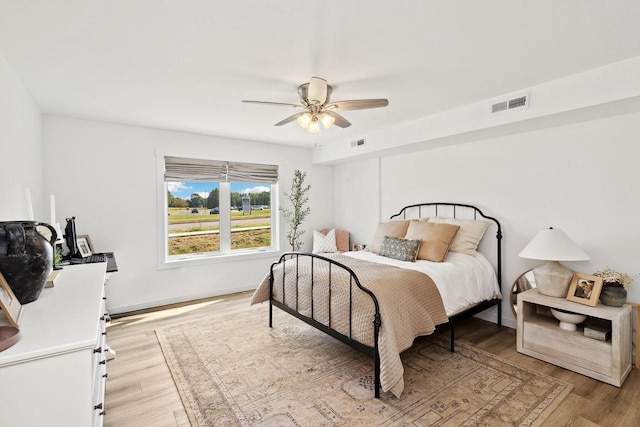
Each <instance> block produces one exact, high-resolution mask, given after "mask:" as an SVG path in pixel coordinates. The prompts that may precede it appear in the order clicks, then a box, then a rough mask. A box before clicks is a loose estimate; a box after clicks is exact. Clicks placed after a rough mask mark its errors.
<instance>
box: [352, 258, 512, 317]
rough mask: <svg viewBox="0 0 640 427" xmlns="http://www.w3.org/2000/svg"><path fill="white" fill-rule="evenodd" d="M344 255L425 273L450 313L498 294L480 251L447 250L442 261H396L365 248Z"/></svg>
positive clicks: (492, 276) (493, 279) (493, 274)
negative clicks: (445, 256)
mask: <svg viewBox="0 0 640 427" xmlns="http://www.w3.org/2000/svg"><path fill="white" fill-rule="evenodd" d="M344 255H347V256H350V257H353V258H357V259H362V260H365V261H370V262H377V263H380V264H389V265H394V266H397V267H401V268H407V269H412V270H418V271H421V272H423V273H426V274H428V275H429V276H430V277H431V278H432V279H433V281H434V282H435V284H436V287H437V288H438V291H440V296H441V297H442V301H443V303H444V308H445V311H446V312H447V316H449V317H451V316H452V315H454V314H457V313H459V312H461V311H463V310H465V309H467V308H469V307H471V306H474V305H476V304H478V303H480V302H482V301H484V300H488V299H492V298H501V294H500V287H499V286H498V280H497V278H496V273H495V271H494V269H493V266H492V265H491V263H490V262H489V261H488V260H487V258H485V257H484V256H483V255H482V254H481V253H480V252H477V253H476V256H475V257H474V256H471V255H467V254H463V253H459V252H449V254H448V255H447V259H446V260H445V261H444V262H431V261H423V260H417V261H416V262H407V261H398V260H395V259H392V258H387V257H383V256H379V255H377V254H374V253H373V252H368V251H357V252H345V253H344Z"/></svg>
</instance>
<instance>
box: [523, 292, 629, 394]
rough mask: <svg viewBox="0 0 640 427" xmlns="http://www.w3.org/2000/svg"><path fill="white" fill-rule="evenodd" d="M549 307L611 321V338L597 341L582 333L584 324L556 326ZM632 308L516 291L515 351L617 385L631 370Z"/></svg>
mask: <svg viewBox="0 0 640 427" xmlns="http://www.w3.org/2000/svg"><path fill="white" fill-rule="evenodd" d="M549 308H556V309H560V310H566V311H570V312H573V313H578V314H586V315H587V316H589V317H591V318H595V319H600V321H604V322H606V323H607V324H610V325H611V338H610V339H608V340H607V341H599V340H596V339H593V338H588V337H585V336H584V326H583V325H578V330H577V331H566V330H563V329H560V328H559V327H558V321H557V320H556V319H555V318H554V317H553V316H551V314H550V313H549V310H548V309H549ZM632 317H633V316H632V309H631V307H630V306H628V305H625V306H622V307H609V306H605V305H602V304H598V305H597V306H596V307H590V306H587V305H582V304H578V303H575V302H571V301H568V300H566V299H564V298H555V297H549V296H546V295H542V294H539V293H538V291H537V290H536V289H531V290H528V291H526V292H523V293H521V294H519V295H518V319H517V320H518V329H517V338H516V339H517V349H518V352H520V353H523V354H526V355H528V356H532V357H535V358H537V359H540V360H544V361H545V362H549V363H553V364H554V365H557V366H560V367H562V368H565V369H569V370H571V371H574V372H577V373H580V374H582V375H586V376H588V377H591V378H595V379H597V380H600V381H603V382H605V383H608V384H612V385H615V386H617V387H620V386H622V383H623V382H624V380H625V379H626V378H627V376H628V375H629V372H630V371H631V347H632V346H631V334H632Z"/></svg>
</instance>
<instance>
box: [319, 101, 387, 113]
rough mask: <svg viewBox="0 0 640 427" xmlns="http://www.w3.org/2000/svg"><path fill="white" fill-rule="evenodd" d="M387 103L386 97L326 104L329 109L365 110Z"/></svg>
mask: <svg viewBox="0 0 640 427" xmlns="http://www.w3.org/2000/svg"><path fill="white" fill-rule="evenodd" d="M387 105H389V100H388V99H354V100H351V101H338V102H332V103H331V104H329V105H327V106H326V108H327V109H329V110H342V111H345V110H365V109H368V108H380V107H386V106H387Z"/></svg>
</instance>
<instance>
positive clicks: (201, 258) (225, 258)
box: [157, 249, 281, 270]
mask: <svg viewBox="0 0 640 427" xmlns="http://www.w3.org/2000/svg"><path fill="white" fill-rule="evenodd" d="M280 254H281V251H278V250H276V249H265V250H259V251H246V252H234V253H227V254H215V255H213V254H201V255H190V256H185V257H184V258H178V257H175V258H172V259H166V260H161V261H159V262H158V265H157V269H158V270H167V269H171V268H182V267H191V266H199V265H211V264H221V263H229V262H238V261H250V260H253V259H264V258H271V259H275V258H276V257H278V256H280Z"/></svg>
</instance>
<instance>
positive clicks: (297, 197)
mask: <svg viewBox="0 0 640 427" xmlns="http://www.w3.org/2000/svg"><path fill="white" fill-rule="evenodd" d="M306 176H307V173H306V172H302V171H300V170H298V169H296V170H295V171H294V172H293V181H292V182H291V193H286V192H285V193H284V195H285V197H286V198H287V199H289V201H290V202H291V204H292V205H293V209H281V211H282V214H283V215H284V219H285V221H286V222H287V224H288V225H289V231H288V232H287V240H288V241H289V244H290V245H291V250H292V251H298V250H300V248H301V247H302V239H301V238H300V237H301V236H302V235H303V234H304V230H301V229H300V228H299V227H300V224H302V222H303V221H304V219H305V218H306V216H307V215H309V213H310V212H311V208H309V207H307V208H305V207H304V205H305V204H306V203H307V202H308V201H309V198H308V197H307V196H306V195H305V194H306V193H307V191H309V190H310V189H311V186H310V185H307V186H306V187H305V186H304V178H305V177H306Z"/></svg>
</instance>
